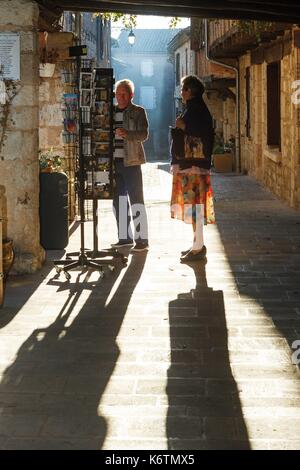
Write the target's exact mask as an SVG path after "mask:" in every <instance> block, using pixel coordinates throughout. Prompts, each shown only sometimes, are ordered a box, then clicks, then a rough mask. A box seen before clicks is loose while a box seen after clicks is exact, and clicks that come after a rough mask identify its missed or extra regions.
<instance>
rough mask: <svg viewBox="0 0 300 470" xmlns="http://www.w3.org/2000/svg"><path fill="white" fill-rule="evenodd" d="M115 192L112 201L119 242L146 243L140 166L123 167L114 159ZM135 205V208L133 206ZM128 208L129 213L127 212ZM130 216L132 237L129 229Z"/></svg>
mask: <svg viewBox="0 0 300 470" xmlns="http://www.w3.org/2000/svg"><path fill="white" fill-rule="evenodd" d="M115 170H116V192H115V197H114V200H113V206H114V213H115V217H116V220H117V226H118V236H119V240H120V241H125V240H132V239H134V240H135V241H139V242H142V243H148V221H147V214H146V210H145V205H144V195H143V177H142V170H141V165H134V166H124V162H123V159H122V158H116V159H115ZM135 205H137V206H135ZM129 208H130V212H129ZM131 215H132V220H133V225H134V236H132V231H131V229H130V221H131Z"/></svg>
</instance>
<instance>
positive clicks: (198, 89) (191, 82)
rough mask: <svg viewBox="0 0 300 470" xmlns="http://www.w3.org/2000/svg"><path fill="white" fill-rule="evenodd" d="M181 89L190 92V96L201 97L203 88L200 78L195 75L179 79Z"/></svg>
mask: <svg viewBox="0 0 300 470" xmlns="http://www.w3.org/2000/svg"><path fill="white" fill-rule="evenodd" d="M181 85H182V88H185V89H186V90H191V93H192V96H202V95H203V93H204V91H205V88H204V85H203V83H202V82H201V80H200V78H198V77H196V75H187V76H186V77H183V78H182V79H181Z"/></svg>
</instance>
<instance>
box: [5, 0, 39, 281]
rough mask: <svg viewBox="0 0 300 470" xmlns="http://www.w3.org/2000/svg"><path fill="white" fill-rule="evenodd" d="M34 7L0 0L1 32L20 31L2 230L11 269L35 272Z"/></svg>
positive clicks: (36, 114)
mask: <svg viewBox="0 0 300 470" xmlns="http://www.w3.org/2000/svg"><path fill="white" fill-rule="evenodd" d="M38 15H39V9H38V6H37V4H36V3H35V2H33V1H29V0H10V1H8V0H2V1H1V2H0V32H19V33H20V36H21V81H20V82H17V83H16V84H17V87H18V90H19V93H18V94H17V96H16V97H15V98H14V100H13V102H12V104H11V108H10V115H9V122H8V125H7V129H6V131H5V133H6V136H7V139H6V141H5V145H4V147H3V149H2V152H1V159H0V188H1V190H2V192H5V195H6V201H7V210H6V214H5V217H6V219H7V220H6V228H5V230H6V232H7V236H8V237H9V238H12V239H13V240H14V246H15V251H16V257H15V263H14V270H15V271H16V272H34V271H35V270H37V269H38V268H40V267H41V264H42V262H43V261H44V257H45V254H44V250H43V249H42V248H41V246H40V242H39V240H40V227H39V162H38V127H39V93H38V90H39V73H38V63H39V62H38V41H37V22H38Z"/></svg>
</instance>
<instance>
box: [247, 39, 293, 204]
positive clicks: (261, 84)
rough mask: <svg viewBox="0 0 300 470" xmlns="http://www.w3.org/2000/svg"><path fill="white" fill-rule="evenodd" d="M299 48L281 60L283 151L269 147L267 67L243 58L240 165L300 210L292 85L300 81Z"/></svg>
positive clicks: (248, 56) (279, 196)
mask: <svg viewBox="0 0 300 470" xmlns="http://www.w3.org/2000/svg"><path fill="white" fill-rule="evenodd" d="M247 66H250V83H251V99H250V102H251V128H250V138H249V137H247V136H246V132H245V124H246V97H245V73H246V67H247ZM299 70H300V54H299V49H297V48H296V47H295V46H292V50H291V53H290V54H288V55H286V56H284V57H283V59H282V60H281V77H280V79H281V84H280V93H281V149H280V150H279V149H276V148H271V147H269V146H268V145H267V78H266V76H267V75H266V74H267V64H266V62H263V63H262V64H258V65H251V64H250V55H249V54H245V55H244V56H242V57H241V58H240V90H241V162H242V171H245V172H248V173H249V174H251V175H253V176H255V177H256V178H257V179H258V180H259V181H260V182H261V183H262V184H263V185H265V186H266V187H267V188H269V189H270V190H271V191H272V192H273V193H274V194H275V195H276V196H278V198H280V199H281V200H283V201H286V202H287V203H288V204H289V205H290V206H292V207H298V208H299V207H300V160H299V144H300V142H299V126H300V120H299V118H298V115H299V111H298V108H299V105H298V106H296V105H294V104H293V103H292V99H291V98H292V93H293V89H292V83H293V81H295V80H299V79H300V77H298V76H297V73H298V74H299V73H300V72H299Z"/></svg>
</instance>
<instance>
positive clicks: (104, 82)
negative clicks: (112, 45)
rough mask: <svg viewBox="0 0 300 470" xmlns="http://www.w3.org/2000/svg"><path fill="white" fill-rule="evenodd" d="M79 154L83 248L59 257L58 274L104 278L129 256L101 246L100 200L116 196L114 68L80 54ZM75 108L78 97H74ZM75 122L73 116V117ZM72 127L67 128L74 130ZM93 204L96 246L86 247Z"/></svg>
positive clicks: (78, 68) (81, 243)
mask: <svg viewBox="0 0 300 470" xmlns="http://www.w3.org/2000/svg"><path fill="white" fill-rule="evenodd" d="M77 84H78V91H79V93H78V94H77V106H78V110H79V121H78V155H77V158H76V161H77V170H76V189H77V193H78V204H79V213H80V245H81V246H80V250H79V251H77V252H73V253H67V254H66V259H64V260H55V261H54V267H55V269H56V272H57V274H58V275H59V274H60V273H61V272H63V273H64V274H65V276H66V279H67V280H69V279H70V277H71V276H70V274H69V271H70V270H71V269H76V268H78V267H79V268H82V269H84V268H92V269H97V270H98V271H99V273H100V277H101V278H102V277H104V269H103V268H104V266H108V267H109V269H110V270H113V269H114V268H115V265H116V263H119V262H120V261H121V263H122V264H124V265H126V263H127V257H126V256H124V255H123V254H122V253H120V252H118V250H116V249H114V248H109V249H106V250H99V249H98V200H99V199H102V200H103V199H112V198H113V191H114V172H113V117H114V115H113V113H114V108H113V84H114V78H113V70H112V69H103V68H94V67H92V66H91V62H90V61H89V60H85V59H82V58H80V57H77ZM69 98H70V100H73V101H72V108H74V110H75V107H76V106H75V97H74V96H70V97H69ZM69 120H70V121H72V118H69ZM70 130H71V129H67V131H68V132H69V133H70ZM89 200H92V205H93V217H92V220H93V249H86V248H85V233H84V225H85V222H87V218H86V214H85V204H86V203H87V202H88V201H89Z"/></svg>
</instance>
